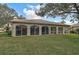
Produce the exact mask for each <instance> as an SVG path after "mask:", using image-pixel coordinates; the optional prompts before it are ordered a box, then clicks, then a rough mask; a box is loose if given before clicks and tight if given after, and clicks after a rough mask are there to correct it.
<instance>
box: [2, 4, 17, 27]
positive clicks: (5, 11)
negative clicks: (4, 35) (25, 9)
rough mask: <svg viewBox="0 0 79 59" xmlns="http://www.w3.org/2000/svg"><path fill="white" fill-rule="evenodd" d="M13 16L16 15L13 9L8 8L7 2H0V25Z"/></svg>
mask: <svg viewBox="0 0 79 59" xmlns="http://www.w3.org/2000/svg"><path fill="white" fill-rule="evenodd" d="M14 16H18V14H17V12H16V11H15V10H14V9H12V8H9V7H8V6H7V4H0V27H2V25H4V24H6V23H8V22H9V21H10V20H12V19H13V17H14Z"/></svg>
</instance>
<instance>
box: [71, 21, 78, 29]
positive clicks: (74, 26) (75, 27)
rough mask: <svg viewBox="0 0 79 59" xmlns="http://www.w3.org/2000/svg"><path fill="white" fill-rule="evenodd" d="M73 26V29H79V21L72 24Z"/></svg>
mask: <svg viewBox="0 0 79 59" xmlns="http://www.w3.org/2000/svg"><path fill="white" fill-rule="evenodd" d="M71 28H72V30H76V29H79V23H77V24H74V25H72V26H71Z"/></svg>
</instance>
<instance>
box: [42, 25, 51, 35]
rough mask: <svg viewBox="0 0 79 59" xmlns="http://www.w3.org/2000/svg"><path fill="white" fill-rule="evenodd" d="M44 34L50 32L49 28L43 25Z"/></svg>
mask: <svg viewBox="0 0 79 59" xmlns="http://www.w3.org/2000/svg"><path fill="white" fill-rule="evenodd" d="M42 34H49V29H48V27H47V26H43V27H42Z"/></svg>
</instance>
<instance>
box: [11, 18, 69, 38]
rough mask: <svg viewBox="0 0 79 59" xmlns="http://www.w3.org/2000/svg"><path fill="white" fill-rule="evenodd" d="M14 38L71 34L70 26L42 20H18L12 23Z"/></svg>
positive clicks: (15, 19)
mask: <svg viewBox="0 0 79 59" xmlns="http://www.w3.org/2000/svg"><path fill="white" fill-rule="evenodd" d="M10 23H11V31H12V36H13V37H15V36H23V35H25V36H30V35H47V34H49V35H53V34H69V28H70V25H66V24H62V23H55V22H49V21H46V20H41V19H31V20H25V19H17V18H14V19H13V20H11V21H10Z"/></svg>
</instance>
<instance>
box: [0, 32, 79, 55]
mask: <svg viewBox="0 0 79 59" xmlns="http://www.w3.org/2000/svg"><path fill="white" fill-rule="evenodd" d="M0 54H3V55H9V54H11V55H16V54H19V55H27V54H28V55H50V54H51V55H62V54H66V55H72V54H79V35H76V34H72V35H48V36H26V37H10V36H7V34H6V33H0Z"/></svg>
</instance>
